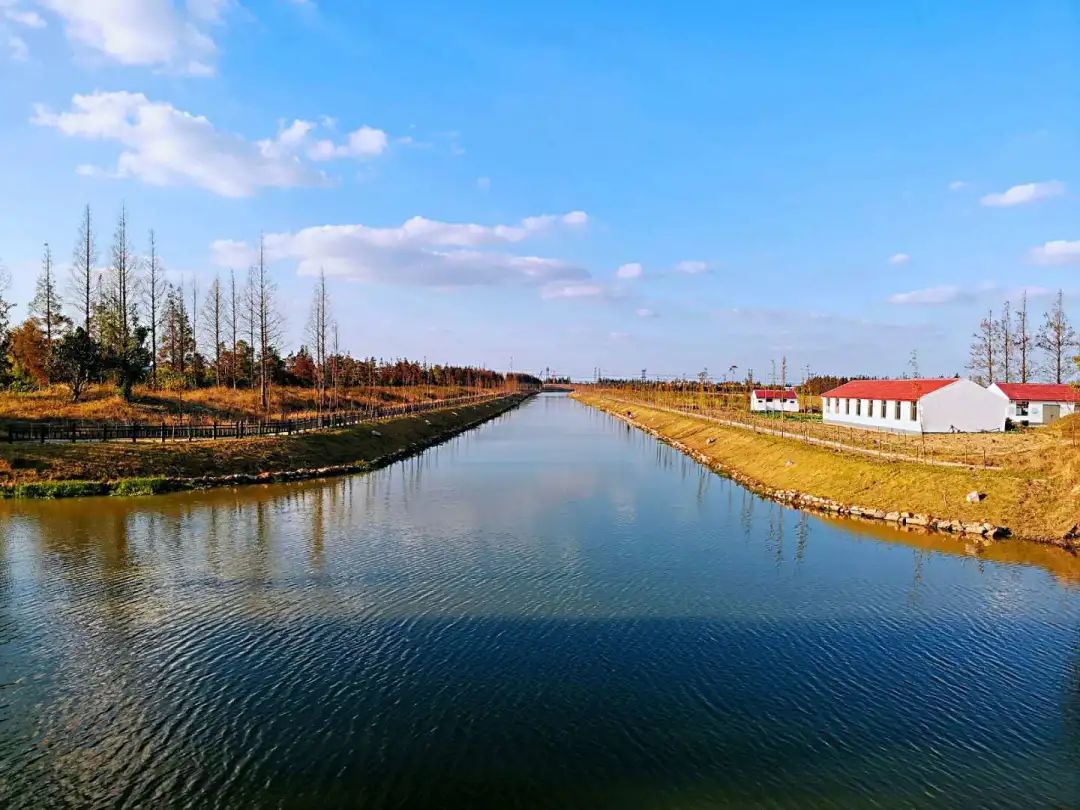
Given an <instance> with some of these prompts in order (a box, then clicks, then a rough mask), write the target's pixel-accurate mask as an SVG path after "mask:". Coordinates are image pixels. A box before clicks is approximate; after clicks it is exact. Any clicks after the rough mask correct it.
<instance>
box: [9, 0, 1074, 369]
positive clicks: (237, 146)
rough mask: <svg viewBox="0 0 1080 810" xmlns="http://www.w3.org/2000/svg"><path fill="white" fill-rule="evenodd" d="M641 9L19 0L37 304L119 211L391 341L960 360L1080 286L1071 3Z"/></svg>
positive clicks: (763, 364) (860, 364)
mask: <svg viewBox="0 0 1080 810" xmlns="http://www.w3.org/2000/svg"><path fill="white" fill-rule="evenodd" d="M626 5H627V4H621V3H604V2H597V3H591V4H582V3H575V2H565V3H564V2H548V3H545V4H519V3H512V2H509V3H508V2H490V3H481V2H460V3H455V4H446V3H425V2H418V3H412V4H408V5H407V6H402V5H400V4H398V5H394V4H390V5H387V4H374V3H331V2H328V0H322V2H313V1H309V2H296V0H265V1H264V2H254V0H239V1H237V0H232V1H231V2H230V1H229V0H224V1H223V0H189V2H186V3H185V2H170V0H141V1H140V2H136V0H95V2H93V3H91V2H79V0H0V176H3V177H4V189H5V191H6V193H5V194H3V195H0V258H2V260H3V261H4V263H5V264H6V265H7V266H8V268H9V270H10V271H11V274H12V276H13V279H14V291H13V294H14V296H15V297H16V298H17V299H18V300H20V301H23V300H25V299H26V298H27V297H28V296H29V294H30V290H31V287H32V284H33V278H34V276H35V274H36V272H37V266H38V262H39V256H40V252H41V245H42V243H43V242H45V241H49V242H50V243H51V244H52V245H53V248H54V251H55V253H56V254H57V257H58V259H59V261H60V263H61V264H63V265H66V263H67V261H68V256H69V253H70V250H71V246H72V244H73V243H74V240H75V232H76V225H77V221H78V217H79V212H80V209H81V206H82V205H83V204H85V203H89V204H90V205H91V206H92V208H93V210H94V212H95V215H96V217H97V219H98V223H99V226H100V227H99V234H98V237H99V242H100V243H101V245H102V247H103V248H104V247H105V246H106V245H107V242H108V239H109V237H110V236H111V232H112V228H113V224H114V222H115V218H116V214H117V211H118V209H119V207H120V205H121V203H124V204H126V205H127V207H128V209H129V212H130V221H131V223H132V225H133V228H134V236H135V241H136V247H137V248H142V247H145V242H146V239H145V232H146V230H147V229H149V228H150V227H153V228H155V229H156V232H157V235H158V240H159V243H160V249H161V252H162V254H163V256H164V259H165V262H166V266H167V268H168V270H169V271H170V273H172V274H173V275H174V277H176V278H179V276H180V275H181V274H183V275H184V277H185V278H191V277H192V276H193V275H194V276H197V277H198V278H199V279H200V284H201V285H203V286H205V285H206V284H207V283H208V282H209V280H210V279H211V278H213V276H214V274H215V273H220V272H227V269H226V268H228V267H229V266H233V267H236V268H237V270H240V271H243V269H244V267H245V266H246V263H247V262H248V261H249V260H250V254H249V251H250V247H251V246H252V245H253V244H255V242H256V241H257V239H258V235H259V233H260V231H262V232H265V233H266V234H267V244H268V248H269V252H270V255H271V257H272V259H273V260H274V264H273V268H274V273H275V275H276V278H277V279H278V283H279V286H280V292H281V304H280V307H281V309H282V311H283V314H284V315H285V317H286V320H287V323H288V326H289V341H288V342H289V343H290V344H295V343H297V342H298V341H299V340H300V339H301V336H302V332H303V326H304V322H305V320H306V318H307V310H308V301H309V298H310V295H311V286H312V278H311V275H310V273H312V272H316V271H317V270H318V268H319V267H323V268H325V270H326V272H327V273H328V275H329V276H330V279H331V286H332V289H333V304H334V307H335V310H336V315H337V318H338V320H339V322H340V324H341V337H342V343H343V345H344V346H345V347H347V348H349V349H351V350H352V351H353V352H354V353H355V354H375V355H379V356H384V357H392V356H401V355H407V356H411V357H424V356H426V357H427V358H428V359H429V360H446V361H452V362H475V363H485V364H486V365H489V366H494V367H499V368H505V367H507V366H508V365H509V362H510V357H511V356H512V357H513V358H514V365H515V367H516V368H518V369H528V370H532V371H539V370H541V369H543V368H544V367H547V366H550V367H551V368H552V369H553V370H556V371H559V372H562V373H567V374H572V375H575V376H590V375H591V374H592V371H593V369H594V368H595V367H597V366H599V367H601V368H603V369H604V370H605V372H609V373H613V374H627V375H631V374H632V375H637V374H640V371H641V369H642V368H646V369H648V371H649V374H650V375H652V374H665V375H674V374H696V373H697V372H698V371H699V370H701V369H702V368H703V367H708V368H709V370H710V372H712V373H713V374H714V375H715V376H720V375H722V373H723V372H724V371H725V370H726V369H728V368H729V367H730V366H731V365H737V366H738V367H739V371H738V372H737V373H738V374H739V375H740V376H741V375H742V374H744V373H745V371H746V369H747V368H753V369H754V370H755V371H756V372H757V373H758V376H759V377H762V376H766V375H767V373H768V369H769V368H771V364H772V361H774V360H776V361H778V360H779V358H780V357H781V356H783V355H786V356H787V358H788V362H789V365H790V367H791V368H793V369H799V370H801V369H803V368H805V367H806V366H809V367H810V368H811V369H812V370H813V371H817V372H831V373H842V374H855V373H870V374H897V373H901V372H904V371H906V370H907V361H908V357H909V355H910V353H911V351H912V350H913V349H914V350H917V351H918V354H919V358H920V369H921V371H922V372H923V373H925V374H937V373H941V374H952V373H954V372H963V370H964V364H965V359H966V355H967V348H968V344H969V342H970V341H969V337H970V333H971V331H972V329H973V328H974V326H975V324H976V322H977V320H978V318H979V316H980V313H982V312H985V310H986V308H987V307H990V306H995V307H998V306H1000V305H1001V302H1002V301H1004V300H1005V299H1006V298H1012V299H1014V300H1015V298H1016V297H1017V296H1018V294H1019V291H1020V290H1022V289H1024V288H1028V289H1029V291H1030V296H1031V308H1032V309H1033V310H1034V311H1036V313H1040V314H1041V312H1042V311H1043V310H1044V309H1045V308H1046V305H1047V303H1048V299H1047V294H1048V292H1049V291H1051V290H1056V289H1057V288H1059V287H1060V288H1064V289H1065V291H1066V295H1067V297H1068V298H1070V299H1071V298H1072V295H1073V291H1074V290H1075V289H1076V288H1077V286H1078V285H1076V283H1075V282H1074V278H1075V275H1076V273H1077V271H1078V269H1080V197H1078V194H1080V159H1078V158H1080V148H1078V147H1080V4H1077V3H1076V2H1066V1H1063V0H1059V1H1058V2H1031V3H1014V2H997V3H995V2H984V3H960V2H948V3H942V2H925V3H918V2H913V3H896V4H893V7H892V8H884V7H882V6H883V5H884V4H876V3H812V4H810V3H794V2H793V3H770V4H745V3H740V4H736V3H679V2H675V3H666V4H641V5H642V6H648V7H642V8H636V7H632V8H627V7H626ZM630 5H635V4H630ZM102 254H103V255H104V250H103V251H102ZM620 268H622V270H621V272H620ZM1078 292H1080V291H1078ZM1077 297H1080V296H1077ZM1073 311H1074V313H1075V317H1076V318H1077V319H1080V302H1077V304H1076V306H1075V307H1073Z"/></svg>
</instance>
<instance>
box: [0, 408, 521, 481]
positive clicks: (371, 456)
mask: <svg viewBox="0 0 1080 810" xmlns="http://www.w3.org/2000/svg"><path fill="white" fill-rule="evenodd" d="M530 396H532V394H531V393H516V394H508V395H507V396H504V397H499V398H496V399H490V400H486V401H483V402H480V403H475V404H467V405H464V406H461V405H452V406H448V407H446V408H443V409H441V410H436V411H430V412H427V413H419V414H409V415H406V416H399V417H394V418H390V419H383V420H381V421H379V422H374V423H365V424H360V425H354V426H350V427H346V428H341V429H338V430H320V431H312V432H309V433H295V434H292V435H280V436H267V437H257V438H244V439H219V440H217V441H214V440H208V441H201V442H191V443H188V442H184V441H178V442H166V443H163V444H161V443H154V442H147V443H139V444H135V443H126V442H87V443H82V444H78V443H76V444H70V443H55V444H12V445H7V444H0V466H2V467H5V468H6V469H5V470H4V473H6V477H7V479H8V480H7V482H6V483H5V484H4V485H3V486H2V487H0V497H6V498H13V497H15V498H19V497H24V498H61V497H82V496H92V495H148V494H157V493H164V492H175V491H181V490H190V489H207V488H211V487H219V486H237V485H241V484H258V483H275V482H282V481H300V480H305V479H310V478H323V477H328V476H333V475H349V474H353V473H359V472H366V471H369V470H372V469H376V468H378V467H380V466H384V465H386V464H390V463H392V462H394V461H397V460H399V459H401V458H405V457H407V456H409V455H412V454H414V453H417V452H420V451H421V450H424V449H426V448H428V447H431V446H433V445H435V444H439V443H441V442H443V441H446V440H447V439H449V438H451V437H453V436H456V435H458V434H459V433H462V432H464V431H466V430H469V429H470V428H473V427H476V426H478V425H480V424H482V423H484V422H486V421H488V420H489V419H492V418H494V417H496V416H498V415H500V414H502V413H505V412H506V411H508V410H510V409H512V408H514V407H516V406H517V405H519V404H520V403H521V402H523V401H524V400H526V399H528V398H529V397H530Z"/></svg>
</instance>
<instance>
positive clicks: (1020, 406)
mask: <svg viewBox="0 0 1080 810" xmlns="http://www.w3.org/2000/svg"><path fill="white" fill-rule="evenodd" d="M1030 405H1031V403H1030V402H1017V403H1016V415H1017V416H1027V415H1028V407H1029V406H1030Z"/></svg>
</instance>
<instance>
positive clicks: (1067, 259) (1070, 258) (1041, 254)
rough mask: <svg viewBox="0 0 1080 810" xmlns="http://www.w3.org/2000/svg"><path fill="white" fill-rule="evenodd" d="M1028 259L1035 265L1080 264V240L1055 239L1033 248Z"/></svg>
mask: <svg viewBox="0 0 1080 810" xmlns="http://www.w3.org/2000/svg"><path fill="white" fill-rule="evenodd" d="M1028 257H1029V258H1030V260H1031V261H1032V262H1034V263H1035V264H1048V265H1054V264H1080V239H1077V240H1076V241H1072V242H1070V241H1067V240H1065V239H1055V240H1053V241H1051V242H1046V243H1045V244H1042V245H1040V246H1039V247H1035V248H1032V249H1031V251H1030V252H1029V253H1028Z"/></svg>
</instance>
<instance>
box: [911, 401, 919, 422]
mask: <svg viewBox="0 0 1080 810" xmlns="http://www.w3.org/2000/svg"><path fill="white" fill-rule="evenodd" d="M911 421H912V422H918V421H919V403H918V401H916V400H912V402H911Z"/></svg>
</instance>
